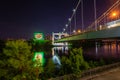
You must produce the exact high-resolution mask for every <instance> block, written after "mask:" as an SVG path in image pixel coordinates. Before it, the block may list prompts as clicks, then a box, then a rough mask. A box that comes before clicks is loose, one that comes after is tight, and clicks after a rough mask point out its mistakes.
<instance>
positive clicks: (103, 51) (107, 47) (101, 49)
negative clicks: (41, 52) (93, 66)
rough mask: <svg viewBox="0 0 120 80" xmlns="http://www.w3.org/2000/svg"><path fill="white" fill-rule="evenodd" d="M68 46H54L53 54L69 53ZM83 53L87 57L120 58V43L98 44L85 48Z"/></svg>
mask: <svg viewBox="0 0 120 80" xmlns="http://www.w3.org/2000/svg"><path fill="white" fill-rule="evenodd" d="M68 50H69V49H68V47H54V48H53V53H52V54H56V53H57V54H58V55H64V54H68V55H69V53H68ZM83 55H84V57H85V58H86V59H91V60H99V59H106V60H107V59H114V60H120V44H119V43H110V44H108V43H104V44H102V45H100V44H97V45H95V46H94V47H89V48H84V49H83Z"/></svg>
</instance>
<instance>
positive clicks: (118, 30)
mask: <svg viewBox="0 0 120 80" xmlns="http://www.w3.org/2000/svg"><path fill="white" fill-rule="evenodd" d="M110 38H120V26H119V27H112V28H107V29H104V30H98V31H91V32H85V33H81V34H77V35H72V36H68V37H65V38H62V39H59V40H56V41H55V42H68V41H73V40H88V39H110Z"/></svg>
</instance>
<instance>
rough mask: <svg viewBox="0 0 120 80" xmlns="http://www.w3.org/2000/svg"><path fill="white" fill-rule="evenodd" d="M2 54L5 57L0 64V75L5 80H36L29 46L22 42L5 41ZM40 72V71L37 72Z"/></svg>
mask: <svg viewBox="0 0 120 80" xmlns="http://www.w3.org/2000/svg"><path fill="white" fill-rule="evenodd" d="M3 54H4V55H5V56H6V58H4V59H3V60H2V61H1V63H2V65H3V68H2V70H3V71H4V73H5V74H4V75H2V76H3V77H4V78H5V79H6V80H30V79H34V80H35V79H36V74H35V72H36V71H35V70H36V68H35V67H33V62H32V57H33V53H32V52H31V46H30V45H28V43H27V42H26V41H24V40H11V41H7V42H6V45H5V48H4V49H3ZM39 71H40V70H39Z"/></svg>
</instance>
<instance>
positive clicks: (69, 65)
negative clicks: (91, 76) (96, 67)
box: [61, 48, 89, 74]
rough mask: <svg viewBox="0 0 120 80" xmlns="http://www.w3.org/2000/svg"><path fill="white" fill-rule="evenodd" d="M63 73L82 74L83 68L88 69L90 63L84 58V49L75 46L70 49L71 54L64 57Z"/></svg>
mask: <svg viewBox="0 0 120 80" xmlns="http://www.w3.org/2000/svg"><path fill="white" fill-rule="evenodd" d="M61 62H62V69H61V73H62V74H70V73H74V74H80V73H81V72H82V71H83V70H86V69H88V68H89V65H88V63H87V62H86V61H85V60H84V58H83V55H82V49H81V48H78V49H77V48H75V49H73V50H72V51H70V54H69V56H67V57H66V56H63V57H62V61H61Z"/></svg>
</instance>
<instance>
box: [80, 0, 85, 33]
mask: <svg viewBox="0 0 120 80" xmlns="http://www.w3.org/2000/svg"><path fill="white" fill-rule="evenodd" d="M83 16H84V15H83V0H81V18H82V32H83V30H84V17H83Z"/></svg>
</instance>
